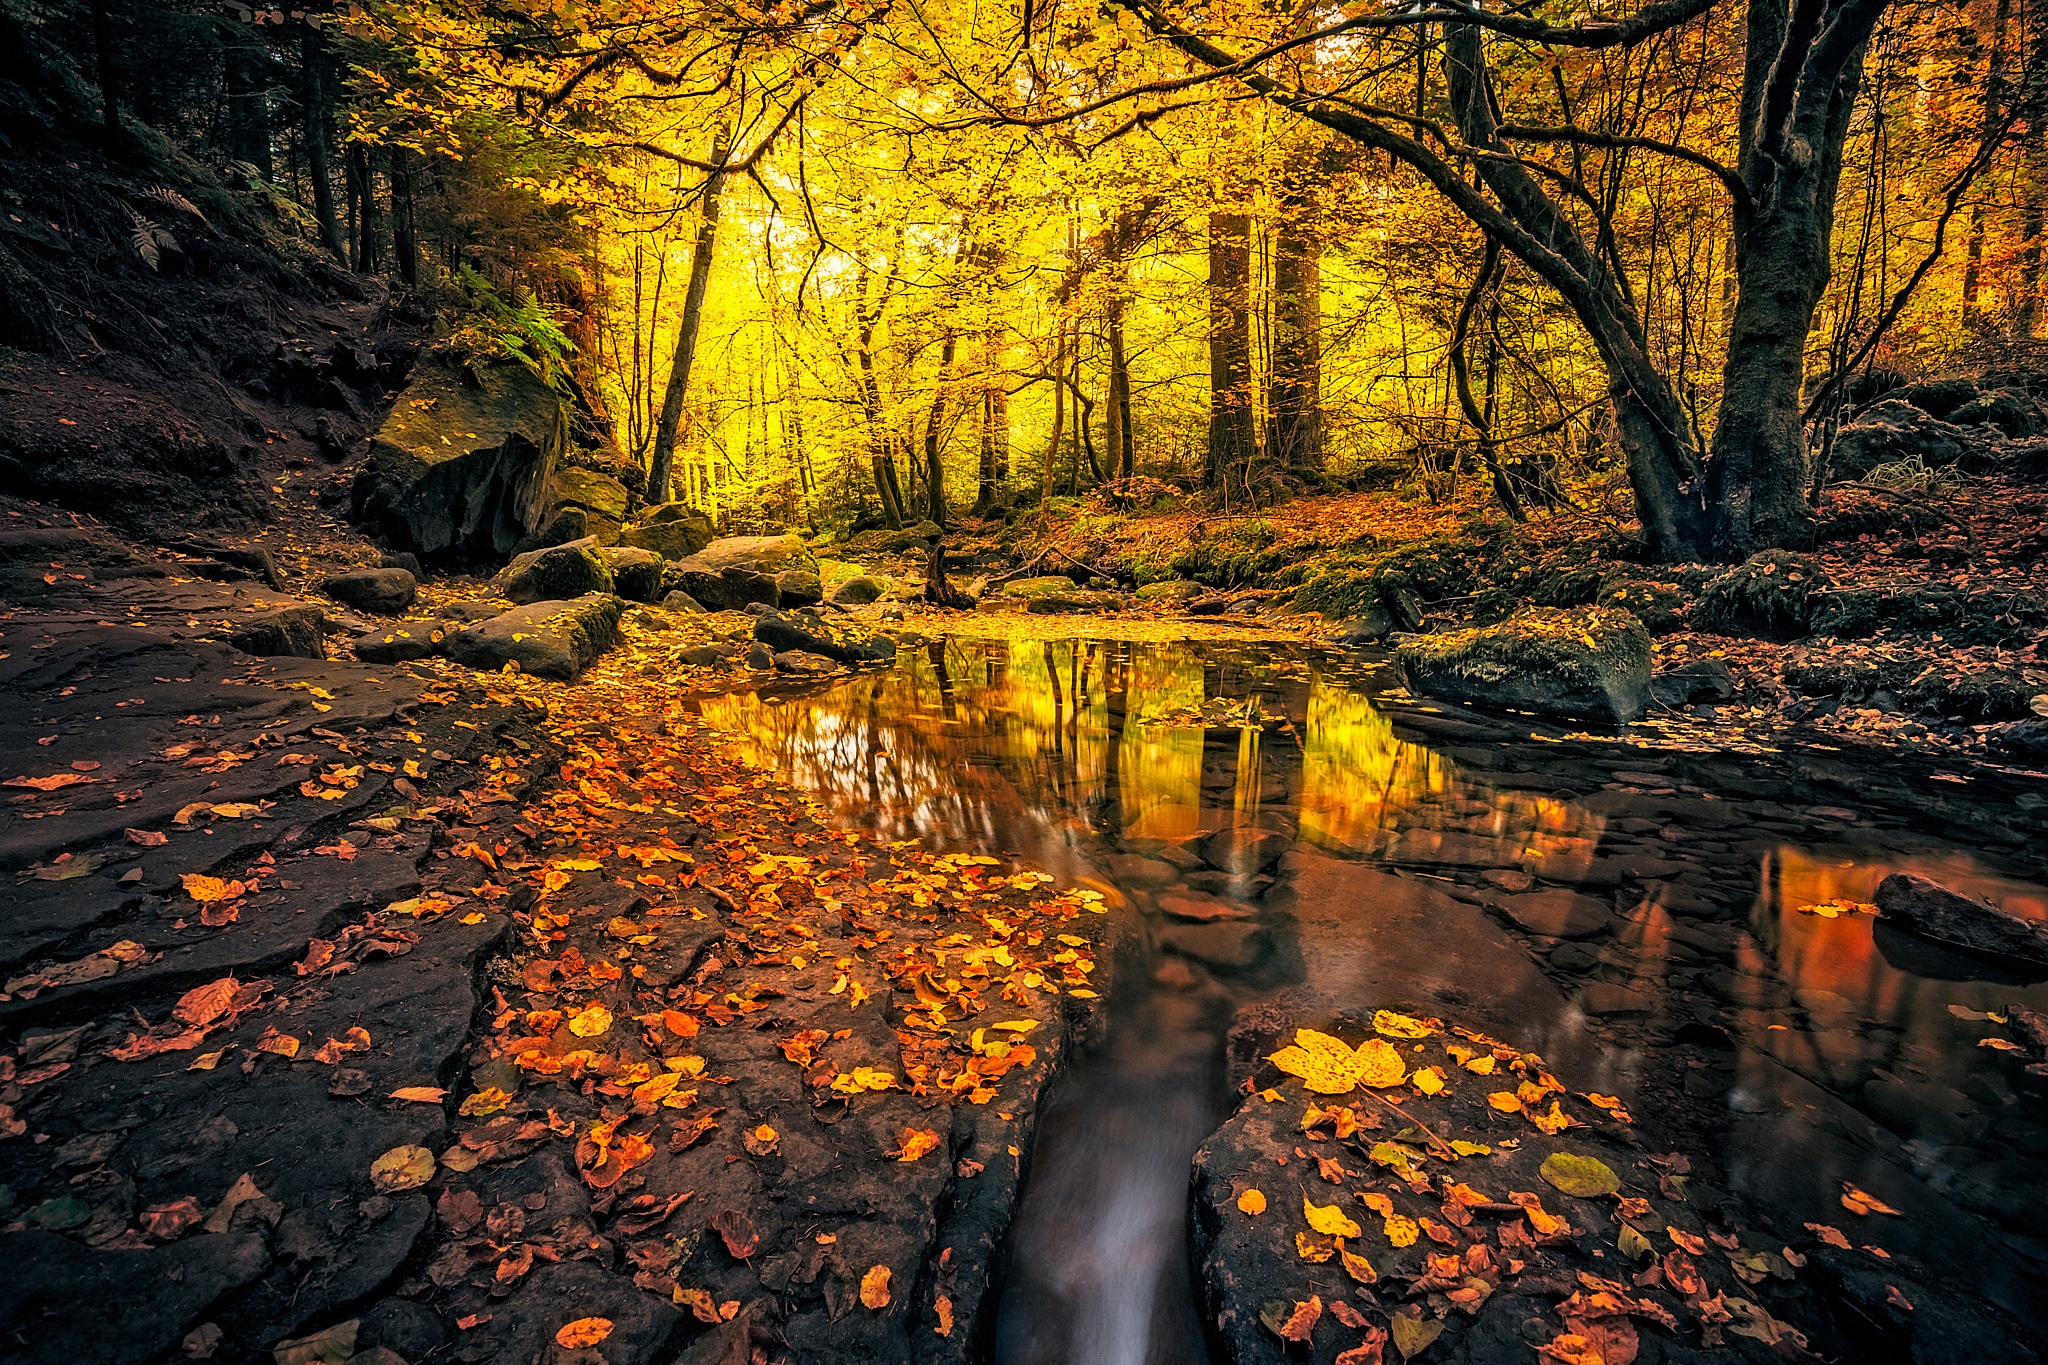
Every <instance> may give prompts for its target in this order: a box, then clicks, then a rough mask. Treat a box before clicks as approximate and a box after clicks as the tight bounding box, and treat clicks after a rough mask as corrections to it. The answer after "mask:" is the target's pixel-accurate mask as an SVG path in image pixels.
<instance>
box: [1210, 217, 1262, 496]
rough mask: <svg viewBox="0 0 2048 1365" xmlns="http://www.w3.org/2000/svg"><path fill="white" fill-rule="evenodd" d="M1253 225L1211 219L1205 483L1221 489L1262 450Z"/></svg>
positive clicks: (1244, 220)
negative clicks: (1256, 409) (1256, 401)
mask: <svg viewBox="0 0 2048 1365" xmlns="http://www.w3.org/2000/svg"><path fill="white" fill-rule="evenodd" d="M1251 379H1252V315H1251V222H1250V220H1249V219H1248V218H1247V217H1246V216H1245V215H1244V214H1242V213H1226V212H1223V211H1221V210H1217V211H1214V212H1211V213H1210V215H1209V451H1208V460H1207V463H1206V465H1205V466H1204V469H1203V473H1202V481H1203V482H1204V483H1206V484H1207V485H1208V486H1209V487H1211V488H1220V487H1222V486H1224V484H1225V483H1226V482H1227V481H1228V480H1229V479H1230V478H1231V476H1232V475H1233V474H1238V473H1242V472H1243V471H1244V470H1245V469H1246V468H1247V467H1248V466H1249V465H1250V464H1251V460H1252V456H1253V454H1254V453H1255V452H1256V450H1257V441H1258V437H1257V432H1256V429H1255V425H1254V420H1255V419H1254V413H1253V410H1252V394H1251Z"/></svg>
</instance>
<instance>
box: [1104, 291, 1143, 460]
mask: <svg viewBox="0 0 2048 1365" xmlns="http://www.w3.org/2000/svg"><path fill="white" fill-rule="evenodd" d="M1102 323H1103V330H1104V331H1105V332H1106V333H1108V340H1109V394H1108V401H1109V417H1108V432H1109V439H1108V440H1107V441H1106V442H1105V443H1104V444H1105V445H1106V446H1107V449H1106V450H1105V451H1104V452H1103V454H1104V456H1105V458H1106V459H1107V460H1108V463H1109V472H1110V477H1111V478H1114V479H1128V478H1130V477H1131V475H1132V474H1134V473H1136V472H1137V471H1136V463H1137V459H1136V456H1135V454H1134V453H1133V449H1132V448H1133V446H1134V444H1135V442H1134V441H1133V440H1132V432H1131V369H1130V361H1129V360H1128V359H1127V358H1126V357H1125V354H1124V299H1123V294H1122V293H1121V292H1118V293H1116V294H1114V295H1112V296H1111V298H1110V301H1109V305H1108V307H1107V308H1106V309H1105V310H1104V313H1103V319H1102Z"/></svg>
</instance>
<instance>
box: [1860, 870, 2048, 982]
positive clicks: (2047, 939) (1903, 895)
mask: <svg viewBox="0 0 2048 1365" xmlns="http://www.w3.org/2000/svg"><path fill="white" fill-rule="evenodd" d="M1876 901H1877V913H1878V918H1879V919H1880V920H1882V921H1883V922H1885V923H1888V924H1891V925H1893V926H1895V927H1896V928H1899V929H1902V930H1904V931H1905V932H1907V933H1909V934H1913V935H1915V936H1917V937H1919V938H1924V939H1929V940H1931V941H1933V942H1935V943H1939V944H1943V945H1945V946H1947V947H1950V948H1956V949H1960V950H1961V951H1963V952H1966V953H1974V954H1976V955H1978V956H1980V957H1988V958H1993V959H1997V960H2001V961H2006V962H2013V961H2018V962H2022V963H2025V964H2027V965H2028V966H2033V967H2048V927H2044V926H2043V925H2041V924H2039V923H2037V922H2035V921H2033V920H2024V919H2021V918H2019V917H2018V916H2017V915H2009V914H2007V913H2006V912H2005V911H2003V910H2001V909H1999V908H1998V907H1997V906H1995V905H1992V904H1991V903H1990V902H1988V901H1980V900H1975V899H1973V898H1971V897H1969V896H1965V895H1963V894H1961V893H1960V892H1956V891H1951V890H1949V889H1948V888H1947V887H1945V886H1943V885H1942V884H1941V883H1939V882H1936V881H1930V880H1929V879H1927V878H1926V877H1920V876H1916V875H1914V874H1913V873H1911V872H1894V873H1892V874H1891V875H1890V876H1889V877H1886V878H1885V879H1884V880H1883V881H1882V882H1879V883H1878V886H1877V896H1876Z"/></svg>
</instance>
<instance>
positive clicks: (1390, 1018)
mask: <svg viewBox="0 0 2048 1365" xmlns="http://www.w3.org/2000/svg"><path fill="white" fill-rule="evenodd" d="M1372 1027H1373V1032H1375V1033H1384V1034H1385V1035H1386V1036H1387V1037H1389V1038H1427V1037H1429V1035H1430V1034H1432V1033H1435V1032H1436V1031H1437V1026H1436V1024H1435V1023H1434V1022H1433V1021H1431V1020H1425V1019H1416V1018H1413V1017H1412V1016H1410V1015H1406V1014H1396V1013H1394V1011H1392V1010H1380V1011H1378V1012H1377V1013H1375V1014H1374V1015H1373V1017H1372Z"/></svg>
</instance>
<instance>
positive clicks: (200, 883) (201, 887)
mask: <svg viewBox="0 0 2048 1365" xmlns="http://www.w3.org/2000/svg"><path fill="white" fill-rule="evenodd" d="M178 880H179V881H181V882H183V883H184V885H185V894H186V895H188V896H190V897H191V898H192V899H193V900H195V901H198V902H199V903H200V904H201V905H209V904H211V903H213V902H214V901H225V900H233V899H234V898H235V897H236V896H239V895H241V894H242V893H243V892H245V891H247V890H248V889H249V888H248V887H246V886H244V885H242V883H240V882H229V881H222V880H221V879H220V878H219V877H206V876H202V875H200V874H199V873H197V872H187V873H184V874H183V875H182V876H180V877H179V878H178Z"/></svg>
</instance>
